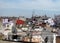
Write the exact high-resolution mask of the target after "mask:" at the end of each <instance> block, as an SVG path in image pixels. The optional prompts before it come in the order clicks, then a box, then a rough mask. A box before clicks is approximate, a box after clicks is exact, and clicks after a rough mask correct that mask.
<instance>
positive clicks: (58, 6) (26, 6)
mask: <svg viewBox="0 0 60 43" xmlns="http://www.w3.org/2000/svg"><path fill="white" fill-rule="evenodd" d="M33 11H34V12H35V13H34V15H45V14H46V15H47V16H50V17H53V16H54V15H59V14H60V0H0V16H25V17H31V16H32V13H33Z"/></svg>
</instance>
